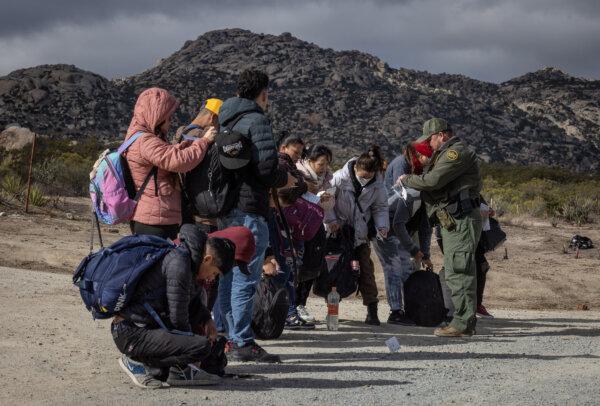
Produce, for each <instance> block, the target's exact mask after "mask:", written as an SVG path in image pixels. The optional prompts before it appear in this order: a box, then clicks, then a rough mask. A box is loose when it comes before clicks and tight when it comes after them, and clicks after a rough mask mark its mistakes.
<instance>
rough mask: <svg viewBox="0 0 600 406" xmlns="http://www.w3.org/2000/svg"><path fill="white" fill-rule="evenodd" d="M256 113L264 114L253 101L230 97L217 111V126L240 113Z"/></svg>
mask: <svg viewBox="0 0 600 406" xmlns="http://www.w3.org/2000/svg"><path fill="white" fill-rule="evenodd" d="M249 112H256V113H260V114H264V111H263V109H261V108H260V106H259V105H258V104H256V102H255V101H254V100H249V99H244V98H243V97H231V98H229V99H227V100H225V101H224V102H223V105H222V106H221V109H220V110H219V124H221V125H225V124H227V122H229V121H231V120H233V119H234V118H235V117H236V116H239V115H240V114H242V113H249Z"/></svg>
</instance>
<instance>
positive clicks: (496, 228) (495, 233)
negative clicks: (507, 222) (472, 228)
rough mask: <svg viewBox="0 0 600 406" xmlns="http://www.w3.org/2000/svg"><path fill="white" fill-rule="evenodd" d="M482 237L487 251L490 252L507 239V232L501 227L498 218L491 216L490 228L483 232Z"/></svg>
mask: <svg viewBox="0 0 600 406" xmlns="http://www.w3.org/2000/svg"><path fill="white" fill-rule="evenodd" d="M480 238H481V240H482V241H483V244H484V245H483V246H484V247H485V252H490V251H493V250H495V249H496V248H498V247H499V246H500V245H502V244H503V243H504V242H505V241H506V233H505V232H504V231H502V228H500V223H498V220H496V219H495V218H493V217H490V229H489V230H487V231H484V232H483V233H481V237H480Z"/></svg>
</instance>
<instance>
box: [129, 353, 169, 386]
mask: <svg viewBox="0 0 600 406" xmlns="http://www.w3.org/2000/svg"><path fill="white" fill-rule="evenodd" d="M119 365H120V366H121V369H122V370H123V371H125V373H126V374H127V376H129V377H130V378H131V380H132V381H133V383H134V384H135V385H137V386H139V387H140V388H144V389H158V388H162V386H163V382H162V381H159V380H158V379H156V378H155V377H153V376H152V375H150V374H149V373H148V371H147V370H146V367H145V366H144V364H142V363H141V362H136V361H134V360H132V359H131V358H129V357H128V356H127V355H125V354H122V355H121V358H119Z"/></svg>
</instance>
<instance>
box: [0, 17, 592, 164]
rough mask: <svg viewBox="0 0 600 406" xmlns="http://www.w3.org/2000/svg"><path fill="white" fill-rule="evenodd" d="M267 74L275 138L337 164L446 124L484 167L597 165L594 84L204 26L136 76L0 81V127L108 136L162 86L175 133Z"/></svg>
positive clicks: (41, 70)
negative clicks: (437, 64) (145, 94)
mask: <svg viewBox="0 0 600 406" xmlns="http://www.w3.org/2000/svg"><path fill="white" fill-rule="evenodd" d="M248 67H255V68H259V69H263V70H265V71H266V72H267V73H268V74H269V76H270V78H271V88H270V99H271V106H270V109H269V114H270V116H271V118H272V121H273V125H274V128H275V130H276V131H281V130H284V129H285V130H288V131H290V132H292V133H295V134H299V135H302V136H304V137H306V138H307V139H308V140H309V141H310V142H323V143H326V144H329V145H331V146H332V147H333V149H334V152H335V153H336V155H337V156H338V157H339V160H342V159H345V158H347V157H348V156H349V155H351V154H354V153H356V152H358V151H361V150H364V149H365V148H366V147H367V145H368V144H370V143H377V144H380V145H381V146H382V148H383V149H384V151H386V152H387V153H388V155H389V156H391V155H393V154H395V153H398V152H399V151H400V150H401V148H402V146H403V145H404V144H405V143H406V142H407V141H408V140H409V139H411V138H414V137H416V136H418V135H419V133H420V129H421V125H422V123H423V121H424V120H426V119H427V118H429V117H431V116H441V117H445V118H447V119H448V120H449V121H450V122H452V124H453V127H454V128H455V130H456V133H457V134H459V135H460V136H462V137H464V138H466V139H467V140H468V141H469V142H470V143H471V144H472V145H473V146H474V147H475V148H476V149H477V151H478V153H479V154H480V156H481V157H482V159H484V160H485V161H503V162H514V163H540V164H548V165H561V166H565V167H569V168H574V169H577V170H593V171H599V170H600V160H598V158H597V157H598V156H599V153H600V93H599V92H598V90H599V88H600V81H591V80H584V79H579V78H574V77H571V76H569V75H567V74H565V73H563V72H561V71H558V70H556V69H552V68H547V69H543V70H540V71H538V72H534V73H529V74H526V75H524V76H521V77H519V78H515V79H513V80H510V81H508V82H505V83H502V84H492V83H486V82H481V81H477V80H474V79H470V78H467V77H464V76H460V75H448V74H429V73H427V72H419V71H414V70H410V69H403V68H401V69H394V68H391V67H389V66H388V65H387V64H386V63H385V62H384V61H382V60H380V59H379V58H377V57H374V56H372V55H368V54H365V53H361V52H358V51H342V52H336V51H333V50H332V49H324V48H320V47H319V46H317V45H315V44H311V43H307V42H305V41H302V40H300V39H297V38H295V37H293V36H292V35H291V34H289V33H284V34H281V35H279V36H275V35H263V34H254V33H252V32H250V31H245V30H240V29H228V30H219V31H211V32H208V33H206V34H204V35H202V36H200V37H198V38H197V39H196V40H195V41H187V42H186V43H185V44H184V46H183V47H182V48H181V49H180V50H179V51H177V52H175V53H174V54H173V55H171V56H169V57H168V58H165V59H162V60H160V61H159V62H158V63H157V65H156V66H154V67H152V68H151V69H148V70H146V71H144V72H142V73H140V74H138V75H135V76H132V77H128V78H122V79H117V80H112V81H109V80H107V79H105V78H102V77H101V76H98V75H95V74H93V73H90V72H85V71H82V70H79V69H77V68H75V67H73V66H67V65H53V66H40V67H36V68H30V69H23V70H19V71H16V72H13V73H11V74H9V75H8V76H5V77H3V78H0V120H1V121H0V125H2V126H4V125H6V124H8V123H12V122H18V123H20V124H21V125H24V126H27V127H30V128H32V129H33V130H34V131H38V132H44V133H47V134H49V135H53V136H67V137H81V136H86V135H93V136H99V137H103V138H115V137H119V136H121V135H122V134H123V132H124V130H125V129H126V128H127V124H128V123H129V120H130V117H131V109H132V107H133V104H134V102H135V98H136V96H137V95H138V94H139V93H140V92H141V91H142V90H143V89H145V88H147V87H151V86H160V87H164V88H166V89H168V90H169V91H171V92H172V93H173V94H174V95H175V96H176V97H177V98H178V99H179V100H180V101H181V103H182V104H181V107H180V109H179V110H178V112H177V114H176V117H175V122H174V123H173V124H174V126H173V128H176V125H179V124H182V123H187V122H188V121H189V120H190V119H191V118H192V117H193V116H194V115H195V113H196V112H197V110H198V108H199V106H200V103H201V101H202V100H204V99H206V98H208V97H221V98H227V97H230V96H231V95H233V93H234V92H235V83H236V79H237V76H238V74H239V73H240V72H241V71H242V70H243V69H245V68H248Z"/></svg>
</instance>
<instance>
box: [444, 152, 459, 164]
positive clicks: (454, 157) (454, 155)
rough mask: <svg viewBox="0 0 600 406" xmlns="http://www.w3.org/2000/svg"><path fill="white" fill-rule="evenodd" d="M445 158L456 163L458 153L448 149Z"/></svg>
mask: <svg viewBox="0 0 600 406" xmlns="http://www.w3.org/2000/svg"><path fill="white" fill-rule="evenodd" d="M446 157H447V158H448V159H449V160H451V161H456V160H457V159H458V151H457V150H455V149H449V150H448V152H446Z"/></svg>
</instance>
